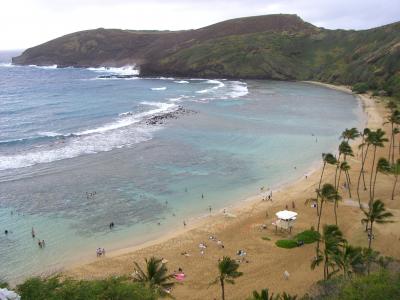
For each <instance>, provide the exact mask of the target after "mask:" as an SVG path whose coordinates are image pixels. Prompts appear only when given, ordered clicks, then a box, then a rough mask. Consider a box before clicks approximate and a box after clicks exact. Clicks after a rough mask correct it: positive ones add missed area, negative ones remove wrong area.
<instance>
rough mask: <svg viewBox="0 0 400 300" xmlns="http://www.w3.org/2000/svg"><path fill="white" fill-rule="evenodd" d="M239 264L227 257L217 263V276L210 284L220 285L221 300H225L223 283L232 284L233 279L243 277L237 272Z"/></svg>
mask: <svg viewBox="0 0 400 300" xmlns="http://www.w3.org/2000/svg"><path fill="white" fill-rule="evenodd" d="M238 268H239V264H238V263H237V262H236V261H235V260H233V259H231V258H230V257H228V256H224V257H223V258H222V260H221V261H220V262H219V263H218V270H219V275H218V276H217V278H215V280H214V281H213V282H211V284H216V283H218V282H219V283H220V285H221V292H222V300H225V282H226V283H230V284H234V283H235V281H234V279H235V278H237V277H240V276H242V275H243V273H242V272H238Z"/></svg>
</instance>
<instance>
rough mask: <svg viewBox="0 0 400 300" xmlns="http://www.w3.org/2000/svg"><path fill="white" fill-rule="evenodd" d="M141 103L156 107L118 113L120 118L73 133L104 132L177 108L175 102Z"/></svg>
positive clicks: (79, 134)
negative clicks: (143, 110) (136, 111)
mask: <svg viewBox="0 0 400 300" xmlns="http://www.w3.org/2000/svg"><path fill="white" fill-rule="evenodd" d="M141 104H145V105H151V106H156V107H157V108H156V109H152V110H149V111H145V112H142V113H136V114H133V113H132V112H125V113H122V114H120V116H121V117H123V118H120V119H118V120H116V121H114V122H110V123H107V124H105V125H103V126H100V127H97V128H94V129H88V130H84V131H80V132H77V133H74V135H77V136H81V135H88V134H93V133H104V132H107V131H111V130H115V129H119V128H122V127H127V126H130V125H132V124H135V123H139V122H140V121H142V120H143V118H145V117H148V116H151V115H154V114H159V113H165V112H169V111H172V110H175V109H176V108H177V106H176V105H175V104H171V103H161V102H142V103H141Z"/></svg>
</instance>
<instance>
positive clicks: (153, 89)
mask: <svg viewBox="0 0 400 300" xmlns="http://www.w3.org/2000/svg"><path fill="white" fill-rule="evenodd" d="M166 89H167V87H165V86H163V87H155V88H151V90H152V91H165V90H166Z"/></svg>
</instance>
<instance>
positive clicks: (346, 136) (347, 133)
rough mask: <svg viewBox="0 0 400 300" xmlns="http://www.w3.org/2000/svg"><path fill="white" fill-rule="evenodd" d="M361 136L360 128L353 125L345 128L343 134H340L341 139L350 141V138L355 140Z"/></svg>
mask: <svg viewBox="0 0 400 300" xmlns="http://www.w3.org/2000/svg"><path fill="white" fill-rule="evenodd" d="M359 136H360V133H359V132H358V129H357V128H355V127H353V128H350V129H347V128H346V129H345V130H344V131H343V132H342V135H341V136H340V138H341V139H343V140H345V141H347V142H349V141H350V140H355V139H356V138H358V137H359Z"/></svg>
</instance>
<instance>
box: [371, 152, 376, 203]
mask: <svg viewBox="0 0 400 300" xmlns="http://www.w3.org/2000/svg"><path fill="white" fill-rule="evenodd" d="M375 156H376V146H374V156H373V159H372V167H371V176H370V179H369V202H370V204H372V201H374V198H373V194H372V178H373V175H374V167H375ZM370 206H371V205H370Z"/></svg>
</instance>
